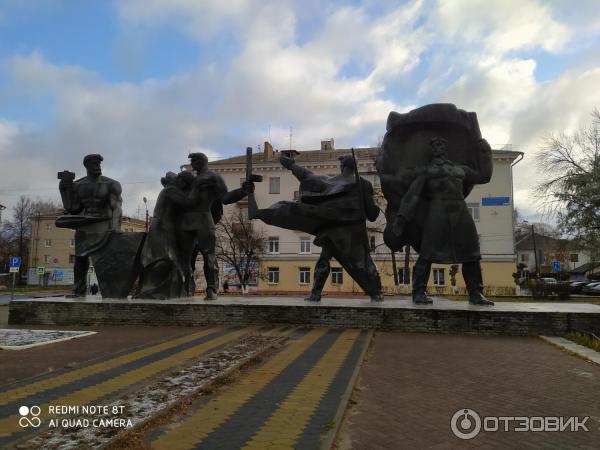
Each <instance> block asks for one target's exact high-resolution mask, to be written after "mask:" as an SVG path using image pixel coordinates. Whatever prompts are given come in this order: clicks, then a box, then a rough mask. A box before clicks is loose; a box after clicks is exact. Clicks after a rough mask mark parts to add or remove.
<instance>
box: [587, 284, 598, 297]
mask: <svg viewBox="0 0 600 450" xmlns="http://www.w3.org/2000/svg"><path fill="white" fill-rule="evenodd" d="M588 295H600V283H596V284H595V285H594V286H592V287H591V288H590V289H589V292H588Z"/></svg>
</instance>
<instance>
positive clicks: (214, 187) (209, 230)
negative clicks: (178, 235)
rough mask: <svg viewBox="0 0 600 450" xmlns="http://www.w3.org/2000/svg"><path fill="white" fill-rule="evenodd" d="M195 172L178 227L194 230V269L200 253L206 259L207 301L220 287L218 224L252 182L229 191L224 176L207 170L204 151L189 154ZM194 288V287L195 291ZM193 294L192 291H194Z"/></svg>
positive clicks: (191, 231) (215, 294) (214, 295)
mask: <svg viewBox="0 0 600 450" xmlns="http://www.w3.org/2000/svg"><path fill="white" fill-rule="evenodd" d="M188 157H189V158H190V163H191V166H192V169H193V171H194V172H195V173H196V176H195V178H194V181H193V182H192V186H191V192H190V194H189V196H190V200H191V206H190V208H189V209H187V210H186V211H185V213H184V214H183V215H182V218H181V223H180V224H179V228H180V229H181V230H182V231H183V232H187V233H191V234H192V235H193V241H194V242H195V248H194V251H193V252H192V257H191V261H190V263H191V265H192V271H193V270H195V262H196V257H197V255H198V253H201V254H202V259H203V261H204V278H205V279H206V296H205V297H204V299H205V300H215V299H216V298H217V289H218V286H219V267H218V264H217V259H216V254H215V245H216V241H215V224H217V223H218V222H219V221H220V220H221V217H222V216H223V205H227V204H230V203H235V202H238V201H240V200H241V199H242V198H244V197H245V196H246V195H247V194H248V189H249V187H250V184H249V183H248V182H245V183H244V184H243V185H242V187H241V188H238V189H234V190H232V191H229V192H228V191H227V185H226V184H225V181H224V180H223V177H221V175H219V174H218V173H216V172H213V171H211V170H208V158H207V157H206V155H205V154H204V153H200V152H196V153H190V154H189V155H188ZM193 289H194V288H193V287H191V290H192V291H193ZM192 293H193V292H192Z"/></svg>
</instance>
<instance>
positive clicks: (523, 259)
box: [521, 253, 529, 262]
mask: <svg viewBox="0 0 600 450" xmlns="http://www.w3.org/2000/svg"><path fill="white" fill-rule="evenodd" d="M527 261H529V254H527V253H521V262H527Z"/></svg>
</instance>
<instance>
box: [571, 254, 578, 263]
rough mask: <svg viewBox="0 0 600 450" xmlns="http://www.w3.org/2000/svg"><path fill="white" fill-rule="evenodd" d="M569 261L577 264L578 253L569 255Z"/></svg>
mask: <svg viewBox="0 0 600 450" xmlns="http://www.w3.org/2000/svg"><path fill="white" fill-rule="evenodd" d="M569 261H571V262H574V263H576V262H579V253H571V254H570V255H569Z"/></svg>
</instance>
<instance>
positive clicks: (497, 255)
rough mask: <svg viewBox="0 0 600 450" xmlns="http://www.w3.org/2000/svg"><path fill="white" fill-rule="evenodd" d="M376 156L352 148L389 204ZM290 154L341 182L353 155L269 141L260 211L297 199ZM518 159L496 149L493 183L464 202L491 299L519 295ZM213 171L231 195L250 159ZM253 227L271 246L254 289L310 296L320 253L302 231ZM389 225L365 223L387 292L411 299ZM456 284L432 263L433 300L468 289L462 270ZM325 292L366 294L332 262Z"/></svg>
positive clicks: (260, 162)
mask: <svg viewBox="0 0 600 450" xmlns="http://www.w3.org/2000/svg"><path fill="white" fill-rule="evenodd" d="M378 151H379V149H378V148H358V149H355V153H356V157H357V161H358V169H359V173H360V175H361V176H363V177H364V178H366V179H368V180H369V181H371V183H372V184H373V186H374V188H375V191H376V193H375V195H376V196H377V197H378V200H379V201H382V202H385V199H384V198H383V196H382V195H381V189H380V185H379V178H378V176H377V172H376V170H375V158H376V156H377V153H378ZM290 152H291V153H292V156H294V157H295V159H296V162H297V163H298V164H300V165H301V166H303V167H306V168H307V169H309V170H311V171H313V172H315V173H317V174H322V175H337V174H339V170H340V169H339V161H338V157H339V156H341V155H347V154H350V149H337V150H336V149H334V148H333V140H331V141H323V142H322V143H321V150H311V151H300V152H298V151H295V150H288V151H283V152H278V151H274V150H273V147H272V146H271V145H270V144H269V143H268V142H265V144H264V150H263V151H262V152H260V153H255V154H254V155H253V173H255V174H258V175H262V176H263V179H264V180H263V182H262V183H257V184H256V199H257V203H258V205H259V207H267V206H270V205H272V204H273V203H276V202H278V201H281V200H292V199H297V195H298V184H299V183H298V180H297V179H296V178H295V177H294V175H293V174H292V173H291V172H290V171H288V170H287V169H285V168H284V167H282V166H281V164H280V163H279V157H280V155H281V154H282V153H290ZM520 156H522V153H520V152H515V151H510V150H494V151H493V161H494V174H493V176H492V179H491V181H490V182H489V183H488V184H485V185H478V186H476V187H475V188H474V189H473V191H472V192H471V194H470V195H469V196H468V197H467V199H466V202H467V206H468V207H469V210H470V211H471V213H472V214H473V218H474V220H475V223H476V226H477V230H478V232H479V236H480V243H481V252H482V269H483V277H484V283H485V285H486V292H487V293H488V294H513V293H514V291H515V284H514V281H513V278H512V273H513V272H514V271H515V252H514V241H513V239H514V238H513V215H514V207H513V195H512V189H513V183H512V166H513V165H514V164H515V161H517V162H518V158H519V157H520ZM209 167H210V169H211V170H213V171H215V172H217V173H219V174H221V175H222V176H223V178H224V179H225V182H226V184H227V186H228V188H229V189H230V190H231V189H235V188H237V187H239V186H240V184H241V183H242V182H243V180H244V177H245V155H243V156H236V157H232V158H226V159H222V160H218V161H213V162H210V163H209ZM232 208H238V209H242V210H243V209H245V208H247V204H246V202H245V201H242V202H238V203H237V204H235V205H228V206H226V208H225V214H228V213H230V211H231V209H232ZM255 222H256V226H259V227H261V229H262V230H263V232H264V234H265V236H266V239H267V243H266V245H267V248H266V254H265V255H264V257H263V258H262V261H261V264H260V271H259V272H260V277H259V280H258V287H257V289H258V290H259V291H262V292H265V293H270V294H275V293H277V292H281V293H284V292H285V293H302V294H305V293H306V292H308V291H309V290H310V288H311V285H312V281H313V269H314V266H315V263H316V261H317V259H318V257H319V253H320V251H321V249H320V248H319V247H318V246H316V245H315V244H314V243H313V242H312V241H313V237H312V236H309V235H307V234H305V233H302V232H296V231H291V230H285V229H281V228H277V227H273V226H270V225H266V224H264V223H262V222H261V221H255ZM384 226H385V217H384V215H383V213H382V214H381V215H380V217H379V218H378V220H377V221H376V222H375V223H368V232H369V237H370V243H371V247H372V248H373V252H372V254H373V259H374V260H375V263H376V265H377V267H378V269H379V272H380V274H381V279H382V284H383V287H384V291H385V292H386V293H394V292H399V293H408V292H410V287H409V286H408V285H405V284H404V281H406V277H404V276H403V272H404V271H403V267H404V265H405V257H406V255H405V254H404V253H396V255H395V258H396V263H397V264H396V265H397V268H398V270H399V277H398V278H399V280H398V281H399V283H398V284H397V285H396V284H395V283H394V271H393V266H392V255H391V253H390V250H389V249H388V248H387V246H385V244H384V243H383V235H382V230H383V228H384ZM416 256H417V255H415V253H414V251H412V252H410V255H409V258H408V266H409V271H412V266H413V264H414V262H415V261H416ZM200 267H201V266H200ZM455 280H456V285H455V286H452V283H451V267H450V266H449V265H437V264H434V265H433V267H432V274H431V277H430V280H429V283H430V289H429V290H430V292H431V293H440V294H451V293H464V292H465V286H464V281H463V279H462V275H461V273H460V270H459V271H458V274H457V275H456V277H455ZM199 285H202V284H199ZM324 292H325V293H329V294H340V295H341V294H343V295H349V294H352V293H357V294H359V293H362V290H361V289H360V288H359V287H358V285H357V284H356V283H355V282H354V281H353V280H352V278H351V277H350V276H349V275H348V274H347V273H346V272H345V271H344V270H343V269H341V266H340V265H339V263H337V262H336V261H335V260H334V261H332V273H331V275H330V276H329V279H328V281H327V283H326V285H325V289H324Z"/></svg>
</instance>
